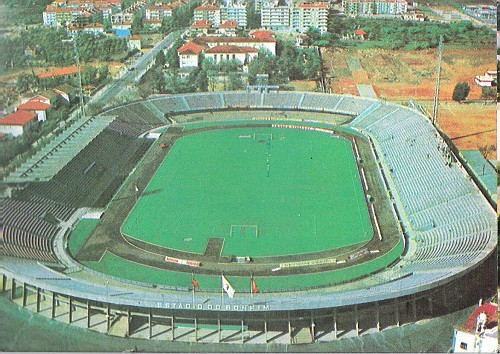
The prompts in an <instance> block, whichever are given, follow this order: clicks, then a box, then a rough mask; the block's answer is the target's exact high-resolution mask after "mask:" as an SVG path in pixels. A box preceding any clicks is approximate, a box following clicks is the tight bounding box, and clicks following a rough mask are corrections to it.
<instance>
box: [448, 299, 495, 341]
mask: <svg viewBox="0 0 500 354" xmlns="http://www.w3.org/2000/svg"><path fill="white" fill-rule="evenodd" d="M481 313H484V314H485V315H486V321H485V327H486V329H491V328H494V327H497V326H498V305H497V304H494V303H485V304H482V305H480V306H478V307H476V308H475V309H474V311H473V312H472V313H471V315H470V316H469V318H467V320H466V321H465V322H464V323H463V324H462V325H461V326H459V327H458V329H461V330H462V331H465V332H468V333H473V334H474V333H476V324H477V319H478V316H479V315H480V314H481Z"/></svg>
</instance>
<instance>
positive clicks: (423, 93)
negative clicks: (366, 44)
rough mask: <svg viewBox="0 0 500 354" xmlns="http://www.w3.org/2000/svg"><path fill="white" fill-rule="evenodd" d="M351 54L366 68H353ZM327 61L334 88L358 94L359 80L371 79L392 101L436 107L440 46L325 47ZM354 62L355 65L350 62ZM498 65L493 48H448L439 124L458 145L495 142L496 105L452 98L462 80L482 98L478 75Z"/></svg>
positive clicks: (471, 146) (468, 146) (472, 96)
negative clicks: (410, 48) (396, 48)
mask: <svg viewBox="0 0 500 354" xmlns="http://www.w3.org/2000/svg"><path fill="white" fill-rule="evenodd" d="M352 57H356V58H358V59H359V62H360V63H361V66H362V69H361V70H359V69H358V68H353V69H356V70H351V69H350V68H349V62H352ZM323 58H324V62H325V66H326V67H327V68H328V72H329V74H328V75H330V76H332V77H333V80H332V87H331V88H332V91H333V92H334V93H348V94H353V95H359V94H358V91H357V88H356V85H357V84H371V85H372V86H373V89H374V91H375V92H376V94H377V95H378V97H380V98H383V99H386V100H388V101H398V102H402V103H404V102H407V101H409V100H414V101H417V102H419V103H422V104H423V105H424V106H425V107H426V108H427V109H428V111H429V112H432V100H433V97H434V90H435V82H436V75H435V69H436V65H437V50H436V49H429V50H421V51H405V50H400V51H391V50H383V49H335V50H325V51H323ZM351 66H352V65H351ZM495 68H496V63H495V52H494V51H493V49H484V48H482V49H460V48H446V46H445V48H444V50H443V53H442V61H441V81H440V86H439V99H440V109H439V111H438V112H439V115H438V123H439V124H440V125H441V127H442V129H443V130H444V131H445V132H446V133H447V134H448V135H449V136H450V137H451V138H455V139H454V141H455V143H456V144H457V147H458V148H459V149H477V148H478V146H485V145H488V146H489V145H496V131H495V129H496V113H495V106H494V105H492V104H490V105H483V104H482V103H474V104H458V103H456V102H454V101H452V99H451V97H452V93H453V89H454V87H455V85H456V83H457V82H467V83H468V84H469V86H470V88H471V91H470V93H469V96H468V98H469V99H479V98H480V97H481V88H480V87H479V86H476V85H475V84H474V76H476V75H483V74H484V72H485V71H486V70H494V69H495Z"/></svg>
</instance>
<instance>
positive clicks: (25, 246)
mask: <svg viewBox="0 0 500 354" xmlns="http://www.w3.org/2000/svg"><path fill="white" fill-rule="evenodd" d="M2 209H3V236H2V241H3V246H4V253H5V254H7V255H12V256H17V257H24V258H31V259H36V260H39V261H45V262H56V257H55V255H54V253H53V249H52V241H53V239H54V237H55V235H56V233H57V231H58V230H59V226H58V223H59V222H60V221H65V220H68V219H69V217H70V216H71V215H72V213H73V212H74V209H73V208H69V207H66V206H64V205H61V204H57V203H54V202H52V201H49V200H44V199H40V198H39V199H38V201H27V200H15V199H11V198H8V199H4V200H3V205H2Z"/></svg>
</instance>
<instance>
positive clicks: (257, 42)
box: [193, 37, 276, 55]
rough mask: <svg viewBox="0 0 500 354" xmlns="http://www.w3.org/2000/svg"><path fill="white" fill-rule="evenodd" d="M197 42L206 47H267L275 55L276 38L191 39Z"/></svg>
mask: <svg viewBox="0 0 500 354" xmlns="http://www.w3.org/2000/svg"><path fill="white" fill-rule="evenodd" d="M193 41H194V42H196V43H198V44H204V45H206V46H207V47H210V48H212V47H215V46H218V45H235V46H238V47H252V48H255V49H257V50H258V49H260V48H263V49H267V50H268V51H270V52H271V54H273V55H276V39H274V38H254V37H198V38H195V39H194V40H193Z"/></svg>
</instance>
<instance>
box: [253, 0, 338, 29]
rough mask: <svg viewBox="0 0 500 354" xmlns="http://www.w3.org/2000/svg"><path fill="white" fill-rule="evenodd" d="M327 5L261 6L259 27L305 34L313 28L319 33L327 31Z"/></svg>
mask: <svg viewBox="0 0 500 354" xmlns="http://www.w3.org/2000/svg"><path fill="white" fill-rule="evenodd" d="M328 11H329V7H328V3H326V2H317V3H301V4H297V5H288V4H286V3H284V2H279V3H274V4H273V3H267V4H265V5H263V6H262V10H261V26H262V27H263V28H266V29H270V30H278V31H279V30H283V31H298V32H306V31H307V30H308V29H309V28H310V27H315V28H318V29H319V30H320V32H321V33H323V32H326V31H327V25H328Z"/></svg>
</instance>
